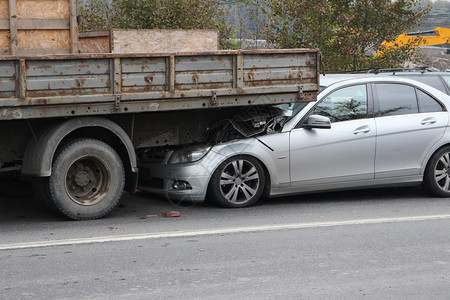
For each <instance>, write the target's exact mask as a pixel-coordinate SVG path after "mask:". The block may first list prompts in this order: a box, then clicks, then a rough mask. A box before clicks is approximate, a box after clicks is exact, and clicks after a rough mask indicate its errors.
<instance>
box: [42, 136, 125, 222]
mask: <svg viewBox="0 0 450 300" xmlns="http://www.w3.org/2000/svg"><path fill="white" fill-rule="evenodd" d="M124 184H125V171H124V167H123V164H122V161H121V159H120V157H119V155H118V154H117V153H116V151H114V149H113V148H111V146H109V145H108V144H106V143H104V142H102V141H99V140H95V139H76V140H72V141H70V142H68V143H66V144H65V145H64V146H63V147H62V148H61V149H60V150H59V151H58V152H57V153H56V154H55V158H54V160H53V165H52V175H51V176H50V177H44V178H40V179H39V180H38V181H37V182H36V186H35V190H36V194H37V196H38V198H40V199H41V200H42V201H43V202H44V203H45V204H46V205H47V206H48V207H50V208H52V209H54V210H56V211H58V212H59V213H61V214H62V215H64V216H66V217H68V218H70V219H74V220H92V219H99V218H103V217H105V216H107V215H109V214H110V213H111V211H112V210H113V209H114V207H115V206H116V205H117V204H118V202H119V200H120V198H121V196H122V192H123V188H124Z"/></svg>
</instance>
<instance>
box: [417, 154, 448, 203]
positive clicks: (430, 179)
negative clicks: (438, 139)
mask: <svg viewBox="0 0 450 300" xmlns="http://www.w3.org/2000/svg"><path fill="white" fill-rule="evenodd" d="M423 184H424V187H425V189H426V190H427V191H428V192H429V193H431V194H432V195H434V196H438V197H450V146H446V147H444V148H442V149H440V150H438V151H437V152H436V153H434V154H433V156H432V157H431V158H430V160H429V161H428V164H427V167H426V169H425V174H424V182H423Z"/></svg>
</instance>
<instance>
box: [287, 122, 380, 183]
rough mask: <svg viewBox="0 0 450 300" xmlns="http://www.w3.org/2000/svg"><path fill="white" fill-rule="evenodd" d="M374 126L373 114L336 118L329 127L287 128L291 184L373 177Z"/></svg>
mask: <svg viewBox="0 0 450 300" xmlns="http://www.w3.org/2000/svg"><path fill="white" fill-rule="evenodd" d="M375 136H376V127H375V121H374V119H373V118H369V119H359V120H352V121H345V122H337V123H333V124H332V125H331V129H304V128H300V129H294V130H293V131H292V132H291V137H290V145H291V146H290V147H291V153H290V154H291V182H292V185H293V186H294V185H295V186H299V187H300V190H301V187H302V186H304V185H309V184H311V183H313V184H322V183H324V184H327V183H334V182H341V181H353V180H364V179H373V178H374V159H375Z"/></svg>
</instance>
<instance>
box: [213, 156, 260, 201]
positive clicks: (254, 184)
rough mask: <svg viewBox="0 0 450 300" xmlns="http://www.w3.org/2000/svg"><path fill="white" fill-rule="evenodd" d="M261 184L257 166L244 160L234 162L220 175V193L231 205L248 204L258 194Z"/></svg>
mask: <svg viewBox="0 0 450 300" xmlns="http://www.w3.org/2000/svg"><path fill="white" fill-rule="evenodd" d="M259 182H260V181H259V172H258V169H256V167H255V165H253V164H252V163H251V162H249V161H248V160H244V159H239V160H234V161H232V162H230V163H229V164H227V165H226V166H225V168H224V169H223V171H222V173H221V175H220V192H221V193H222V195H223V196H224V197H225V199H226V200H227V201H229V202H230V203H239V204H242V203H246V202H248V201H250V200H252V199H253V197H254V196H255V195H256V193H257V192H258V188H259Z"/></svg>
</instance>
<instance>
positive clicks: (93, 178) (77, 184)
mask: <svg viewBox="0 0 450 300" xmlns="http://www.w3.org/2000/svg"><path fill="white" fill-rule="evenodd" d="M110 178H111V172H110V170H109V168H108V167H107V165H106V164H105V163H104V162H103V161H102V160H101V159H99V158H97V157H84V158H81V159H78V160H76V161H75V162H74V163H72V165H71V166H70V167H69V169H68V171H67V175H66V191H67V194H68V195H69V197H70V198H71V199H72V201H74V202H75V203H77V204H79V205H83V206H88V205H94V204H97V203H99V202H100V201H102V200H103V198H104V197H105V196H106V194H107V193H108V190H109V186H110Z"/></svg>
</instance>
